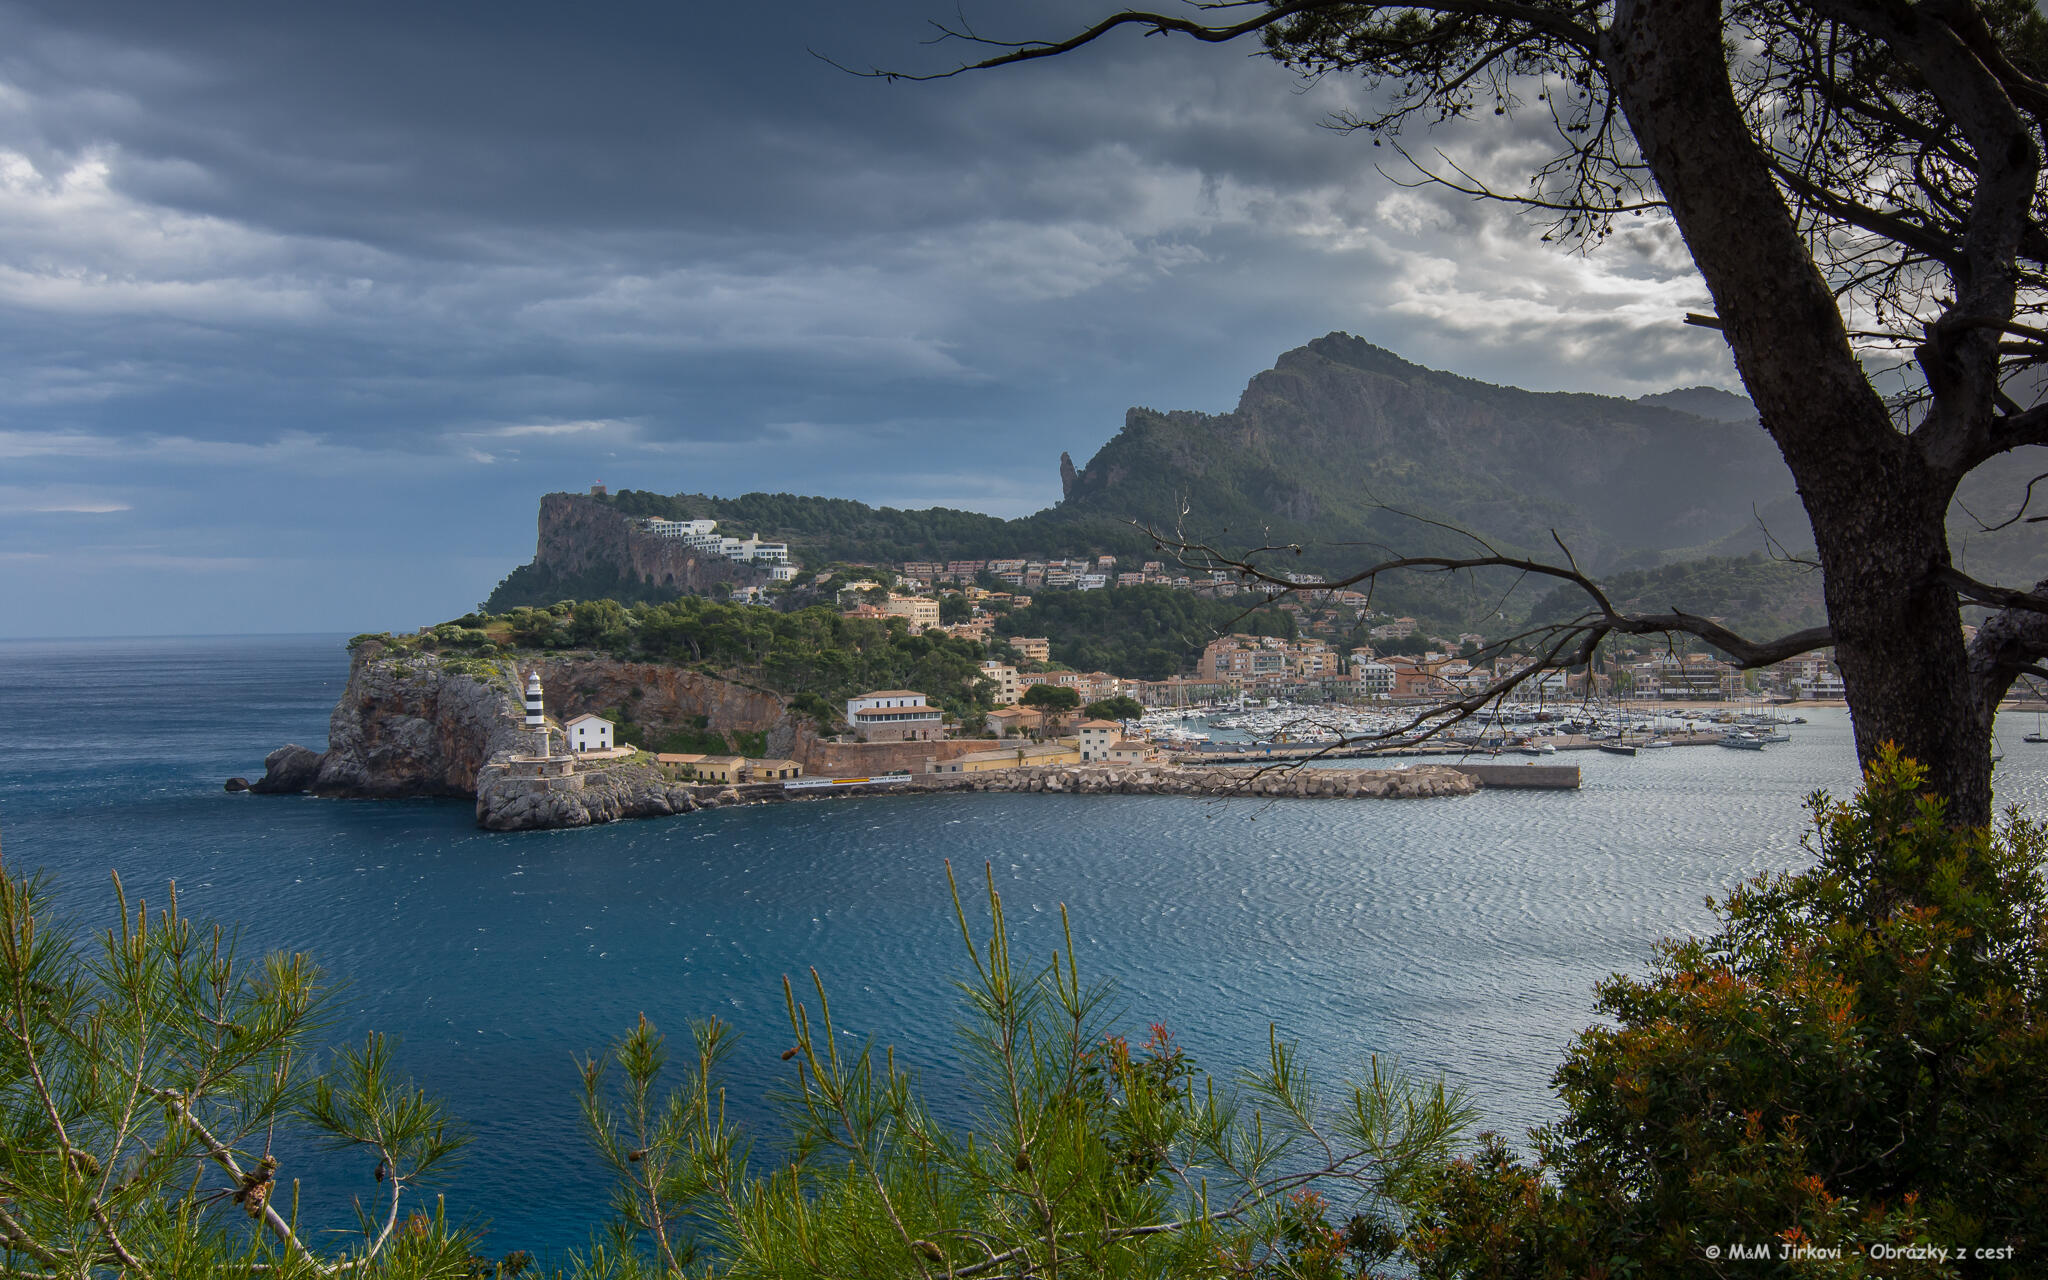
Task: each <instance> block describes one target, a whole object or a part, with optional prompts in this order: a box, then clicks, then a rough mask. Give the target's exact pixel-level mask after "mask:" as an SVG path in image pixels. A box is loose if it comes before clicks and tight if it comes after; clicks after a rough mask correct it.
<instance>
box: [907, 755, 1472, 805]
mask: <svg viewBox="0 0 2048 1280" xmlns="http://www.w3.org/2000/svg"><path fill="white" fill-rule="evenodd" d="M958 777H959V778H960V779H961V780H962V783H961V785H959V786H958V787H953V788H948V789H957V790H966V791H1019V792H1034V793H1036V792H1044V793H1049V794H1055V795H1057V794H1072V795H1127V796H1128V795H1147V796H1220V797H1227V796H1251V797H1258V798H1263V799H1272V800H1297V799H1299V800H1366V799H1386V800H1407V799H1420V798H1424V797H1430V796H1462V795H1470V794H1471V793H1472V792H1474V791H1477V790H1479V787H1480V782H1479V780H1478V779H1476V778H1474V777H1472V776H1471V775H1470V774H1466V773H1461V772H1459V771H1458V770H1456V769H1452V768H1449V767H1447V766H1442V765H1422V766H1419V767H1416V768H1412V769H1274V768H1229V767H1221V768H1218V767H1205V768H1200V769H1185V768H1177V767H1175V766H1173V765H1085V764H1083V765H1040V766H1038V767H1036V768H1028V769H1004V770H1001V771H1000V772H990V773H970V774H960V775H958ZM947 780H948V781H950V778H949V779H947Z"/></svg>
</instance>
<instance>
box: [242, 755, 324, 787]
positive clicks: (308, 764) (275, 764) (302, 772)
mask: <svg viewBox="0 0 2048 1280" xmlns="http://www.w3.org/2000/svg"><path fill="white" fill-rule="evenodd" d="M319 776H320V753H319V752H318V751H309V750H307V749H306V748H305V747H302V746H300V745H298V744H297V743H291V744H290V745H288V746H282V747H279V748H278V749H277V750H275V751H273V752H271V753H270V754H269V755H267V756H265V757H263V776H262V777H260V778H258V779H256V781H254V782H252V783H250V784H249V790H251V791H254V792H256V793H257V794H259V795H296V794H297V793H299V792H301V791H310V790H312V788H313V779H315V778H317V777H319Z"/></svg>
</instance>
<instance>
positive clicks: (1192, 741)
mask: <svg viewBox="0 0 2048 1280" xmlns="http://www.w3.org/2000/svg"><path fill="white" fill-rule="evenodd" d="M1417 720H1418V716H1417V713H1416V712H1414V711H1407V710H1401V709H1391V708H1390V709H1380V708H1361V707H1349V706H1339V707H1330V706H1304V705H1299V704H1294V703H1288V702H1280V701H1276V702H1272V703H1267V704H1264V705H1259V706H1238V705H1230V706H1223V707H1211V708H1193V709H1183V710H1177V711H1155V712H1152V713H1150V714H1148V715H1147V716H1146V717H1145V718H1144V719H1143V720H1142V721H1141V722H1139V723H1138V725H1137V731H1138V732H1139V733H1141V734H1142V735H1143V736H1145V737H1146V738H1148V739H1149V740H1151V741H1152V742H1153V743H1154V744H1155V745H1157V746H1158V747H1159V748H1161V749H1162V750H1164V751H1168V752H1172V753H1175V754H1177V755H1181V756H1184V757H1186V758H1189V759H1193V760H1205V761H1209V762H1213V763H1218V764H1222V763H1243V762H1247V761H1256V760H1282V759H1290V758H1292V759H1307V758H1316V759H1353V758H1360V757H1366V756H1389V755H1391V756H1421V755H1456V756H1465V757H1496V756H1498V757H1515V756H1528V757H1535V758H1539V759H1540V758H1542V757H1546V756H1555V755H1557V754H1558V753H1559V752H1561V751H1601V752H1605V753H1607V754H1610V755H1619V756H1634V755H1635V754H1636V753H1637V752H1639V751H1656V750H1664V749H1667V748H1672V747H1681V746H1720V747H1726V748H1729V749H1732V750H1739V751H1763V750H1765V749H1767V748H1769V747H1770V746H1772V745H1774V744H1777V743H1784V742H1789V741H1791V739H1792V730H1793V728H1794V727H1795V726H1797V725H1801V724H1804V723H1806V721H1805V719H1804V717H1801V716H1798V715H1792V714H1787V713H1786V712H1784V711H1783V710H1781V709H1778V708H1746V707H1745V708H1718V709H1713V710H1700V709H1674V708H1665V707H1658V708H1650V709H1645V708H1641V707H1635V706H1629V705H1626V704H1613V703H1585V704H1577V705H1573V706H1570V707H1564V708H1559V707H1504V708H1499V709H1493V710H1489V711H1488V712H1487V713H1485V714H1484V715H1475V716H1471V717H1468V718H1466V719H1464V720H1460V721H1457V722H1455V723H1451V724H1444V723H1443V721H1442V720H1441V719H1439V720H1435V721H1430V720H1423V721H1422V722H1421V723H1417Z"/></svg>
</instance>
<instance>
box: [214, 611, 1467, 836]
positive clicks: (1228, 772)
mask: <svg viewBox="0 0 2048 1280" xmlns="http://www.w3.org/2000/svg"><path fill="white" fill-rule="evenodd" d="M548 661H550V662H552V663H558V664H559V663H561V662H562V661H563V659H559V658H551V659H549V660H548ZM595 665H597V664H593V670H592V671H591V672H588V673H583V674H585V675H586V676H587V677H588V678H589V679H591V680H594V679H597V678H598V677H599V676H600V675H603V676H604V678H607V679H610V678H612V677H614V676H618V675H619V674H620V673H617V672H611V671H609V668H607V671H606V672H604V673H598V672H596V671H595V669H594V668H595ZM611 665H614V666H615V665H617V664H611ZM518 674H519V673H518V671H517V670H516V668H515V667H514V666H513V664H512V663H511V662H509V661H500V662H494V663H479V662H476V661H475V660H471V661H469V662H468V663H465V664H464V665H462V666H459V667H455V668H452V669H451V668H450V667H448V666H446V665H444V664H443V663H442V662H441V661H440V660H439V659H437V658H436V657H434V656H433V655H430V654H408V653H393V652H386V651H384V650H382V649H381V648H380V647H379V646H378V645H376V644H375V643H368V644H364V645H362V646H361V647H359V648H358V649H357V651H356V652H355V654H354V658H353V661H352V662H351V664H350V667H349V678H348V684H347V687H346V688H344V689H343V691H342V695H341V700H340V701H339V702H337V703H336V704H335V708H334V714H333V715H332V716H331V717H330V718H329V722H328V748H327V750H326V751H312V750H309V749H308V748H306V747H302V746H298V745H296V744H290V745H286V746H283V747H279V748H278V749H277V750H275V751H273V752H271V753H270V754H269V755H268V756H267V757H265V759H264V762H263V764H264V772H263V776H262V777H261V778H259V779H257V780H256V781H255V782H253V783H243V780H242V779H239V778H235V779H230V780H229V782H228V789H229V790H230V791H239V790H242V789H243V788H244V786H246V788H247V789H248V790H249V791H252V792H255V793H257V794H259V795H294V794H303V793H311V794H313V795H317V796H329V797H337V798H360V799H398V798H404V797H413V796H447V797H460V798H464V799H469V798H473V799H474V800H475V801H476V820H477V825H478V826H480V827H483V828H485V829H487V830H491V831H534V830H551V829H558V828H564V827H584V826H590V825H592V824H595V823H601V822H617V821H620V820H623V819H627V818H666V817H673V816H675V815H678V814H686V813H693V812H695V811H697V810H699V809H708V808H718V807H722V806H726V805H734V804H765V803H781V802H785V801H792V800H801V799H811V798H814V797H824V798H828V797H831V796H838V795H846V794H873V793H877V792H896V793H900V792H910V793H922V794H929V793H934V792H943V791H987V792H999V793H1000V792H1014V793H1021V794H1050V795H1170V796H1201V797H1213V798H1232V797H1249V798H1259V799H1296V798H1303V799H1308V798H1324V799H1368V798H1388V799H1400V798H1421V797H1432V796H1458V795H1466V794H1469V793H1471V792H1473V791H1476V790H1478V789H1479V787H1480V786H1481V785H1482V783H1481V781H1480V780H1479V779H1478V778H1477V777H1475V776H1473V775H1472V774H1471V773H1468V772H1461V771H1460V770H1458V769H1456V768H1453V767H1449V766H1442V765H1421V766H1416V767H1412V768H1405V769H1371V770H1368V769H1280V768H1273V767H1271V766H1265V767H1237V768H1231V767H1218V766H1200V767H1187V766H1180V765H1171V764H1151V765H1127V764H1120V765H1110V764H1095V765H1043V766H1037V767H1032V768H1022V769H1003V770H992V771H989V772H985V773H928V774H917V775H913V776H912V777H911V778H909V779H908V780H906V781H902V782H892V783H889V784H886V785H875V786H859V787H846V788H836V787H835V788H833V789H831V790H830V791H823V790H820V789H808V790H802V791H794V792H792V791H786V790H785V789H784V788H783V787H782V785H781V784H780V783H762V784H750V785H741V786H729V785H724V786H721V785H701V784H696V783H690V782H681V781H677V780H676V779H675V778H673V777H671V776H670V775H669V773H668V772H667V771H665V770H664V769H662V768H661V767H660V766H659V765H658V764H656V763H655V762H654V761H653V760H651V759H649V758H648V757H645V756H635V757H631V758H625V759H618V760H605V761H579V762H578V764H577V766H576V767H575V769H574V770H573V771H572V772H567V773H561V772H549V773H547V774H546V775H545V776H537V774H536V771H535V770H534V769H533V768H532V767H530V766H527V767H519V766H515V764H514V758H515V757H518V756H521V755H523V754H525V753H526V752H527V751H529V750H530V749H531V745H530V744H531V739H530V738H529V736H528V735H527V732H526V731H525V729H524V728H523V727H522V716H523V706H522V703H521V701H520V698H519V695H518V688H519V686H518V683H517V681H518ZM690 678H692V679H697V680H703V679H706V677H700V676H695V675H694V674H691V675H690ZM565 683H566V682H565ZM604 692H605V693H607V694H609V693H610V692H612V691H611V690H609V689H606V690H604ZM700 694H701V691H693V692H692V694H691V696H699V695H700ZM752 710H753V711H754V713H755V714H757V715H766V714H767V712H768V711H769V710H770V709H769V708H766V707H763V708H757V709H752ZM771 741H772V738H771Z"/></svg>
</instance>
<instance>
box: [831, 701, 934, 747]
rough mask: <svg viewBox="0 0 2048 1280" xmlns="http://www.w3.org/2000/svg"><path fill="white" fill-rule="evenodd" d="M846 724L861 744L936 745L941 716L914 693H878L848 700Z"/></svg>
mask: <svg viewBox="0 0 2048 1280" xmlns="http://www.w3.org/2000/svg"><path fill="white" fill-rule="evenodd" d="M846 723H848V724H850V725H852V726H853V731H854V733H855V734H856V735H857V736H858V737H859V738H860V740H861V741H862V742H934V741H937V740H938V739H940V738H942V737H944V736H945V732H944V729H943V728H942V726H941V723H940V713H939V709H938V708H937V707H934V706H932V705H930V704H929V703H927V702H926V701H925V697H924V695H923V694H921V693H919V692H917V691H916V690H914V689H878V690H876V691H875V692H873V693H864V694H861V695H860V696H859V697H858V698H848V699H847V700H846Z"/></svg>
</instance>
